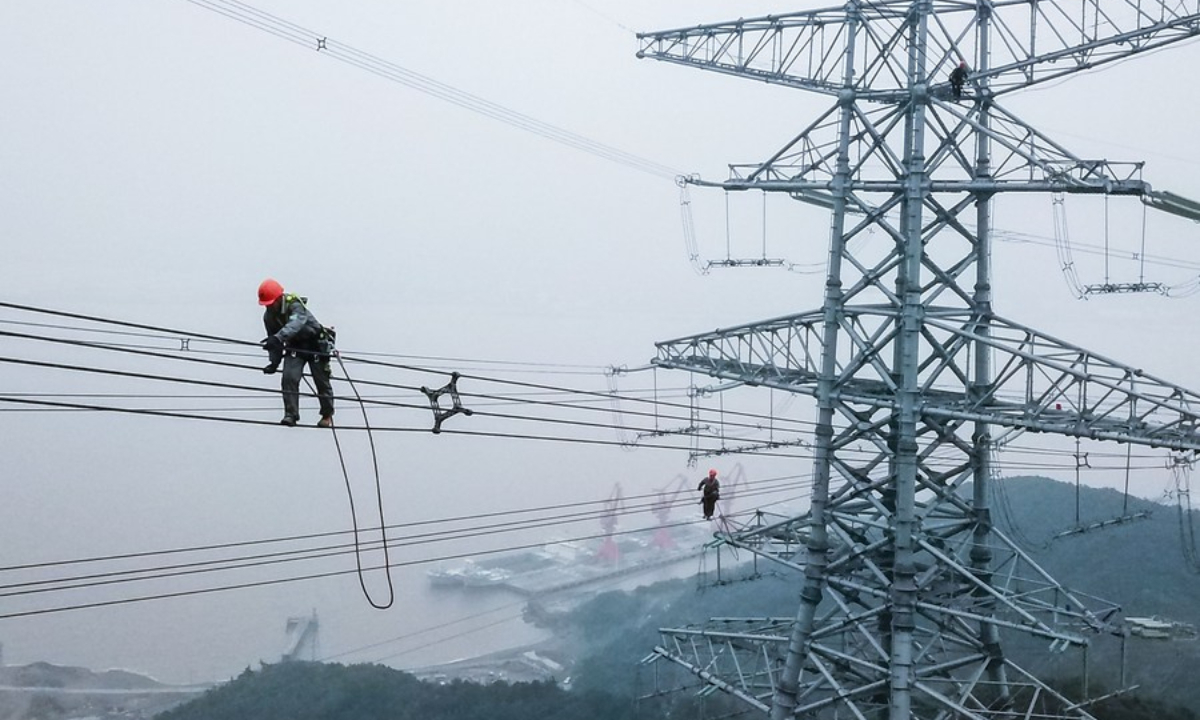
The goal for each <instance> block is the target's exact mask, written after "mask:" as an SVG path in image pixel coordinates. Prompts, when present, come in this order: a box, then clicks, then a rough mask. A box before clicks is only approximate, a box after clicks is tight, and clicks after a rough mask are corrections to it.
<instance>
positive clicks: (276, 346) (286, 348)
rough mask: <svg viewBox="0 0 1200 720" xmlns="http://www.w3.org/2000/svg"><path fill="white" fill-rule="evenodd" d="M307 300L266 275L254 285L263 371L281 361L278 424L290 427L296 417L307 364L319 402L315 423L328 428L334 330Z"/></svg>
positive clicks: (330, 404) (330, 415)
mask: <svg viewBox="0 0 1200 720" xmlns="http://www.w3.org/2000/svg"><path fill="white" fill-rule="evenodd" d="M307 302H308V298H303V297H300V296H299V295H293V294H291V293H286V292H284V290H283V286H282V285H280V284H279V283H278V282H276V281H275V280H272V279H270V278H268V279H266V280H263V281H262V284H260V285H259V286H258V304H259V305H262V306H263V307H264V308H265V310H264V312H263V325H264V326H265V327H266V329H267V337H266V338H264V339H263V341H262V343H261V344H262V347H263V349H265V350H266V351H267V356H268V358H269V360H270V362H269V363H268V364H267V366H266V367H264V368H263V372H264V373H266V374H267V375H271V374H273V373H274V372H276V371H277V370H278V369H279V364H280V363H281V362H282V363H283V378H282V383H281V384H282V389H283V419H282V420H280V421H279V424H281V425H287V426H288V427H292V426H294V425H295V424H296V423H297V422H299V421H300V380H301V378H303V377H304V366H305V365H307V366H308V369H309V373H310V374H311V375H312V379H313V384H314V385H316V386H317V399H318V401H319V402H320V404H321V420H320V421H319V422H318V423H317V427H323V428H328V427H333V384H332V382H330V368H329V358H330V357H331V356H332V354H333V340H334V333H333V328H326V327H324V326H322V325H321V323H319V322H317V318H316V316H315V315H313V314H312V312H311V311H309V309H308V307H307V305H306V303H307Z"/></svg>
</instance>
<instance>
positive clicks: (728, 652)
mask: <svg viewBox="0 0 1200 720" xmlns="http://www.w3.org/2000/svg"><path fill="white" fill-rule="evenodd" d="M1198 13H1200V8H1198V7H1197V3H1196V2H1194V0H1193V1H1190V2H1186V3H1185V2H1151V1H1145V0H1141V1H1139V0H1104V1H1103V2H1101V1H1100V0H1036V1H1035V0H1010V1H1005V0H993V1H990V2H986V1H980V2H952V1H951V0H938V1H936V2H935V1H933V0H916V1H913V0H892V1H890V2H889V1H888V0H882V1H876V0H872V1H870V2H867V1H864V0H850V1H849V2H847V3H846V4H845V5H843V6H839V7H836V8H829V9H824V10H814V11H806V12H796V13H789V14H783V15H772V16H767V17H761V18H751V19H739V20H736V21H733V22H727V23H718V24H713V25H702V26H697V27H689V28H683V29H676V30H667V31H662V32H653V33H643V34H640V35H639V36H638V37H639V42H640V50H639V53H638V54H639V56H640V57H650V58H654V59H658V60H664V61H667V62H673V63H679V64H683V65H690V66H694V67H698V68H701V69H705V70H711V71H716V72H721V73H726V74H732V75H738V76H742V77H747V78H751V79H754V80H759V81H765V82H768V83H775V84H780V85H785V86H790V87H794V88H799V89H803V90H809V91H813V92H817V93H823V94H826V95H829V96H831V97H832V98H834V102H833V105H832V106H831V107H830V108H829V109H828V110H827V111H826V112H824V113H823V114H821V115H819V116H818V117H817V118H816V119H815V120H813V121H812V122H811V123H810V124H809V125H808V126H807V127H805V128H804V129H803V131H801V132H800V133H799V134H798V135H797V136H796V137H795V138H793V139H792V140H791V141H789V142H788V143H787V144H786V145H784V146H783V147H782V148H781V149H780V150H779V151H778V152H776V153H775V154H774V155H772V156H771V157H770V158H769V159H767V160H766V161H765V162H761V163H756V164H751V165H733V166H731V173H730V177H729V179H728V180H726V181H724V182H708V181H702V180H699V179H695V178H693V179H689V180H688V181H689V182H693V183H695V184H698V185H707V186H715V187H721V188H724V189H726V190H730V191H737V190H762V191H767V192H783V193H787V194H789V195H791V196H792V197H793V198H795V199H797V200H800V201H804V202H808V203H813V204H816V205H819V206H823V207H827V208H828V209H829V210H830V211H831V215H832V220H831V233H830V247H829V255H828V275H827V280H826V284H825V294H824V303H823V305H822V307H821V308H820V309H819V310H815V311H812V312H807V313H801V314H798V315H793V316H789V317H783V318H776V319H773V320H770V321H766V322H759V323H752V324H748V325H744V326H741V327H733V328H728V329H724V330H718V331H715V332H710V333H705V334H703V335H696V336H692V337H685V338H680V339H677V340H671V341H666V342H662V343H658V345H657V347H658V352H657V357H656V359H655V362H656V363H657V364H658V365H659V366H662V367H668V368H679V369H685V370H689V371H692V372H701V373H707V374H709V375H712V376H715V377H719V378H723V379H729V380H739V381H743V382H744V383H746V384H748V385H761V386H767V387H772V388H777V389H780V390H784V391H789V392H794V393H802V394H806V395H809V396H811V397H813V398H814V399H815V403H816V407H817V429H816V439H815V442H814V453H815V458H816V459H815V468H814V476H815V485H814V488H813V492H812V501H811V506H810V508H809V510H808V512H807V513H805V514H804V515H803V516H800V517H794V518H784V519H781V520H780V521H778V522H775V523H773V524H768V525H764V526H761V527H755V528H750V529H746V530H744V531H741V532H736V533H732V534H730V535H729V536H728V537H727V538H726V540H727V542H729V543H730V544H732V545H734V546H736V547H743V548H747V549H750V550H751V551H753V552H757V553H759V554H761V555H764V556H767V557H770V558H772V559H774V560H776V561H778V562H781V563H783V564H785V565H788V566H790V567H792V568H795V569H796V570H798V571H800V572H802V573H803V575H804V585H803V589H802V591H801V593H800V605H799V609H798V610H797V611H796V613H795V615H794V616H789V617H783V618H765V619H764V618H757V619H737V618H724V619H719V620H712V621H710V622H709V624H708V625H706V626H696V627H686V628H673V629H664V630H663V632H662V643H661V644H660V645H659V646H658V647H656V648H655V651H654V653H653V654H652V656H651V657H652V658H656V659H659V660H669V661H672V662H675V663H678V664H680V665H682V666H684V667H685V668H687V669H689V670H690V671H691V672H693V673H694V674H695V675H696V676H698V677H699V678H701V679H702V680H703V681H704V682H705V683H707V685H708V689H710V690H721V691H724V692H727V693H729V694H732V695H735V696H737V697H738V698H740V699H742V700H743V701H745V702H746V703H748V704H750V705H751V706H753V707H755V708H758V709H759V710H761V711H763V712H769V713H770V715H771V717H772V718H775V719H776V720H784V719H785V718H793V717H804V718H858V719H859V720H866V719H867V718H884V717H886V718H889V719H890V720H907V719H908V718H975V719H983V718H1028V717H1039V718H1046V717H1064V718H1065V717H1070V718H1088V717H1091V716H1090V715H1089V714H1088V713H1087V712H1086V710H1085V709H1084V708H1083V707H1081V706H1080V705H1079V704H1077V703H1074V702H1072V701H1070V700H1068V699H1067V698H1066V697H1064V696H1062V695H1060V694H1059V693H1057V692H1056V691H1054V690H1053V689H1051V688H1050V687H1049V686H1047V685H1046V684H1045V683H1044V682H1042V681H1040V680H1039V679H1037V678H1036V677H1035V676H1034V675H1033V674H1032V673H1030V672H1027V671H1026V670H1024V669H1023V668H1022V667H1020V666H1019V665H1018V664H1016V663H1015V662H1013V660H1012V659H1011V658H1009V657H1007V656H1006V654H1005V652H1004V649H1003V647H1002V644H1001V639H1002V635H1004V636H1006V637H1007V634H1008V633H1021V634H1025V635H1030V636H1036V637H1039V638H1042V639H1044V641H1045V642H1046V643H1047V644H1048V646H1049V647H1050V648H1051V649H1054V650H1058V649H1063V648H1067V647H1072V646H1074V647H1080V646H1086V645H1087V644H1088V642H1089V637H1090V636H1091V635H1092V634H1094V633H1105V632H1118V631H1119V618H1118V617H1117V608H1115V607H1114V606H1111V605H1108V604H1105V603H1103V602H1102V601H1100V600H1097V599H1094V598H1089V597H1085V596H1083V595H1081V594H1079V593H1075V592H1072V591H1070V590H1069V589H1067V588H1065V587H1063V586H1062V585H1061V584H1059V583H1057V582H1056V581H1055V580H1054V579H1053V578H1052V577H1050V576H1049V575H1048V574H1047V573H1046V572H1045V571H1043V570H1042V569H1041V568H1040V567H1038V566H1037V564H1036V563H1034V562H1033V561H1032V559H1031V558H1030V557H1029V556H1028V555H1026V554H1025V553H1023V552H1022V551H1021V549H1020V548H1019V547H1018V546H1017V545H1016V544H1014V543H1013V542H1012V541H1010V540H1009V538H1007V537H1005V536H1004V535H1003V534H1002V533H1000V532H998V531H997V530H996V529H995V528H994V527H993V526H992V522H991V517H990V512H989V507H988V496H989V493H988V486H989V483H990V482H991V480H992V477H991V475H992V472H993V468H992V460H991V453H992V451H993V449H994V447H995V445H996V444H997V443H999V442H1001V441H1004V440H1006V439H1008V438H1010V437H1011V436H1013V435H1015V434H1019V433H1022V432H1028V431H1032V432H1043V433H1056V434H1059V435H1066V436H1071V437H1083V438H1091V439H1101V440H1111V441H1116V442H1122V443H1138V444H1143V445H1149V446H1152V447H1162V448H1172V449H1176V450H1197V449H1200V395H1197V394H1196V393H1193V392H1191V391H1189V390H1186V389H1184V388H1182V387H1178V386H1175V385H1172V384H1170V383H1167V382H1165V381H1163V380H1159V379H1157V378H1153V377H1150V376H1148V375H1145V374H1144V373H1142V372H1141V371H1140V370H1137V369H1136V368H1134V367H1132V366H1128V365H1122V364H1120V363H1118V362H1116V361H1113V360H1110V359H1108V358H1104V357H1101V356H1099V355H1096V354H1095V353H1092V352H1089V351H1088V350H1085V349H1083V348H1080V347H1076V346H1073V345H1070V344H1068V343H1066V342H1063V341H1061V340H1058V339H1056V338H1053V337H1050V336H1048V335H1046V334H1044V333H1041V332H1038V331H1037V330H1034V329H1032V328H1029V327H1026V326H1023V325H1019V324H1017V323H1014V322H1012V321H1009V320H1006V319H1004V318H1001V317H999V316H997V315H996V314H994V313H993V311H992V288H991V264H990V243H991V208H992V200H993V198H994V197H995V196H996V195H997V194H999V193H1006V192H1022V193H1051V194H1055V195H1057V194H1062V193H1083V194H1108V195H1125V196H1132V197H1136V198H1139V199H1140V200H1141V201H1142V202H1144V203H1146V204H1148V205H1150V206H1153V207H1156V208H1159V209H1163V210H1166V211H1169V212H1174V213H1178V214H1181V215H1184V216H1186V217H1191V218H1193V219H1200V206H1198V205H1196V204H1195V203H1192V202H1190V201H1187V200H1184V199H1182V198H1179V197H1178V196H1175V195H1171V194H1168V193H1161V192H1156V191H1154V190H1152V188H1151V187H1150V185H1149V184H1148V183H1146V182H1144V181H1143V180H1142V178H1141V170H1142V164H1141V163H1140V162H1138V163H1116V162H1109V161H1106V160H1088V159H1083V158H1080V157H1077V156H1076V155H1074V154H1072V153H1071V152H1070V151H1069V150H1067V149H1066V148H1065V147H1064V146H1063V145H1061V144H1059V143H1056V142H1054V141H1053V140H1051V139H1050V138H1049V137H1048V136H1047V135H1045V134H1044V133H1041V132H1039V131H1037V130H1035V129H1034V128H1033V127H1031V126H1030V125H1028V124H1027V123H1025V122H1023V121H1022V120H1021V119H1019V118H1018V117H1017V116H1016V115H1014V114H1013V113H1012V112H1009V111H1008V110H1006V109H1005V108H1004V107H1003V106H1002V105H1001V104H1000V102H999V101H1000V99H1001V98H1002V97H1003V96H1004V95H1005V94H1007V93H1012V92H1016V91H1019V90H1021V89H1023V88H1026V87H1029V86H1032V85H1036V84H1039V83H1044V82H1047V81H1050V80H1054V79H1058V78H1062V77H1064V76H1067V75H1070V74H1072V73H1075V72H1079V71H1082V70H1087V69H1090V68H1093V67H1096V66H1099V65H1103V64H1105V63H1109V62H1113V61H1117V60H1121V59H1124V58H1128V57H1130V56H1133V55H1136V54H1138V53H1143V52H1146V51H1148V50H1151V49H1155V48H1159V47H1162V46H1165V45H1168V44H1171V43H1175V42H1178V41H1182V40H1185V39H1188V38H1192V37H1195V36H1196V35H1197V34H1198V33H1200V14H1198ZM960 63H965V64H966V65H965V67H966V69H967V77H966V80H965V82H964V83H963V86H962V87H961V92H956V91H955V89H954V88H952V87H951V85H950V83H949V82H948V78H949V76H950V73H951V71H952V69H953V68H955V67H957V66H958V65H959V64H960ZM872 230H873V231H874V232H875V233H876V234H877V235H879V234H881V235H882V237H884V238H886V239H887V241H886V242H884V243H882V244H881V243H879V242H876V243H874V244H871V243H854V244H853V245H852V244H851V241H852V240H854V239H855V238H857V237H859V236H862V235H864V234H865V233H867V232H868V231H872ZM881 245H882V247H881ZM968 485H969V486H970V488H971V490H970V492H967V490H966V488H967V486H968ZM797 547H799V548H800V550H799V551H795V550H794V548H797Z"/></svg>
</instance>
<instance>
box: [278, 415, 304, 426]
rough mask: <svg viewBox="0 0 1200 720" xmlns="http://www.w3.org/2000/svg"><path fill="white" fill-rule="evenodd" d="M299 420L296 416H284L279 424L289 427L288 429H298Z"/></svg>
mask: <svg viewBox="0 0 1200 720" xmlns="http://www.w3.org/2000/svg"><path fill="white" fill-rule="evenodd" d="M297 420H299V418H297V417H296V416H294V415H284V416H283V419H282V420H280V421H279V424H280V425H287V426H288V427H296V421H297Z"/></svg>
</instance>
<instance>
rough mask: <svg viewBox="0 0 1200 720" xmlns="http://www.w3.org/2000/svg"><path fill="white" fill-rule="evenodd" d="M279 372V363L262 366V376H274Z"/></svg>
mask: <svg viewBox="0 0 1200 720" xmlns="http://www.w3.org/2000/svg"><path fill="white" fill-rule="evenodd" d="M278 370H279V363H271V364H270V365H264V366H263V375H274V374H275V373H276V372H277V371H278Z"/></svg>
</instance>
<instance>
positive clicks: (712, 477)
mask: <svg viewBox="0 0 1200 720" xmlns="http://www.w3.org/2000/svg"><path fill="white" fill-rule="evenodd" d="M696 489H697V490H703V491H704V495H703V496H702V497H701V498H700V502H701V504H703V505H704V519H705V520H712V516H713V511H714V510H716V509H717V501H718V500H720V499H721V483H720V482H718V481H717V471H716V470H709V471H708V477H706V478H704V479H703V480H701V481H700V484H699V485H697V486H696Z"/></svg>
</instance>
